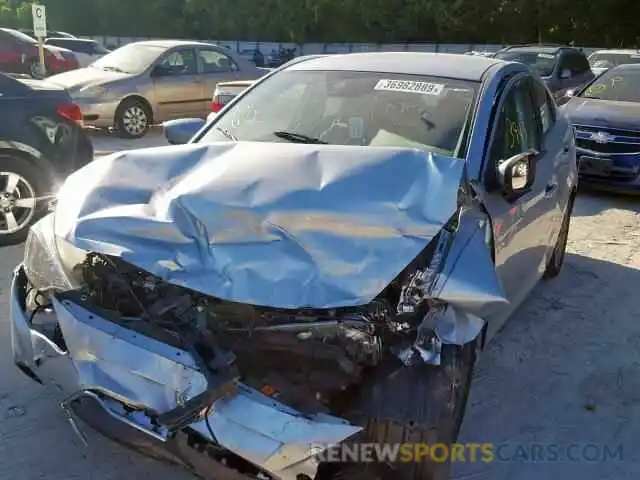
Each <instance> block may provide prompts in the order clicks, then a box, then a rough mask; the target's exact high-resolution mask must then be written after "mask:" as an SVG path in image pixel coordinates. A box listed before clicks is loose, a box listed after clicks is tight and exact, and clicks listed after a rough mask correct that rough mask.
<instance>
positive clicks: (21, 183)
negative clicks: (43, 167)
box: [0, 155, 46, 246]
mask: <svg viewBox="0 0 640 480" xmlns="http://www.w3.org/2000/svg"><path fill="white" fill-rule="evenodd" d="M9 178H11V179H12V183H13V184H15V185H16V188H13V187H11V186H10V187H9V188H13V189H12V191H11V192H8V191H6V190H7V186H8V182H9ZM16 178H18V181H17V183H16ZM44 185H45V181H44V179H43V178H42V176H41V175H40V174H39V173H38V170H37V169H36V168H35V167H34V166H33V165H31V164H30V163H29V162H28V161H27V160H24V159H20V158H15V157H11V156H7V155H0V246H6V245H14V244H17V243H21V242H23V241H24V240H25V239H26V238H27V234H28V233H29V228H30V227H31V225H33V224H34V223H35V222H36V221H37V220H38V219H39V218H40V217H41V216H42V214H43V213H44V212H45V209H44V208H42V204H39V203H38V202H37V200H36V199H37V198H38V197H39V196H41V195H43V194H44V192H45V190H46V189H45V188H44ZM31 195H33V197H30V196H31ZM27 198H33V199H34V200H33V202H32V203H31V202H27V203H25V199H27ZM21 201H22V202H21ZM18 205H23V206H22V207H21V206H18ZM31 207H32V208H31ZM9 215H11V216H9Z"/></svg>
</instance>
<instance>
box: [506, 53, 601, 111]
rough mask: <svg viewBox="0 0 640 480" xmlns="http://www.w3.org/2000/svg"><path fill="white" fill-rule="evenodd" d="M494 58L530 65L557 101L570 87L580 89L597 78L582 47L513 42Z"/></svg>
mask: <svg viewBox="0 0 640 480" xmlns="http://www.w3.org/2000/svg"><path fill="white" fill-rule="evenodd" d="M495 58H499V59H501V60H508V61H512V62H520V63H524V64H526V65H529V66H530V67H531V68H532V69H533V70H534V71H536V72H537V73H538V75H540V76H541V77H542V80H544V83H545V84H546V85H547V88H549V90H550V91H551V93H552V94H553V96H554V97H555V99H556V100H558V99H560V98H563V97H564V96H565V95H566V93H567V91H568V90H574V89H577V88H580V87H582V86H584V85H586V84H587V83H589V82H590V81H591V80H593V79H594V78H595V75H594V73H593V72H592V71H591V66H590V65H589V61H588V60H587V57H586V55H585V54H584V52H583V51H582V49H580V48H576V47H568V46H560V45H540V44H535V45H514V46H511V47H506V48H504V49H502V50H500V51H499V52H497V53H496V54H495Z"/></svg>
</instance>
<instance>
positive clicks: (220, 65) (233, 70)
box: [198, 47, 240, 112]
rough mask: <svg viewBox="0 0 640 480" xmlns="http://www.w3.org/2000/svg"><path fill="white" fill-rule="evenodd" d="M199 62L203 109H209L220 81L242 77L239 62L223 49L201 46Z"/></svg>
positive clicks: (204, 110)
mask: <svg viewBox="0 0 640 480" xmlns="http://www.w3.org/2000/svg"><path fill="white" fill-rule="evenodd" d="M198 64H199V68H200V72H202V77H203V91H202V98H203V102H202V107H201V108H202V111H203V112H206V111H208V109H209V102H210V101H211V97H212V96H213V91H214V90H215V88H216V85H217V84H218V83H219V82H228V81H231V80H238V79H239V78H240V68H239V67H238V64H237V63H236V62H235V61H234V60H233V58H231V57H230V56H229V55H227V54H226V53H225V52H223V51H222V49H217V48H214V47H200V48H199V49H198Z"/></svg>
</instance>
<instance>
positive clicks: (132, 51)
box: [91, 43, 166, 73]
mask: <svg viewBox="0 0 640 480" xmlns="http://www.w3.org/2000/svg"><path fill="white" fill-rule="evenodd" d="M165 51H166V48H164V47H158V46H155V45H141V44H139V43H130V44H129V45H125V46H124V47H120V48H118V49H117V50H114V51H113V52H111V53H108V54H107V55H105V56H104V57H102V58H101V59H99V60H97V61H96V62H93V63H92V64H91V68H100V69H102V70H112V71H116V72H123V73H142V72H144V71H145V70H146V69H147V68H149V67H150V66H151V65H152V64H153V62H154V61H156V59H157V58H158V57H159V56H160V55H162V54H163V53H164V52H165Z"/></svg>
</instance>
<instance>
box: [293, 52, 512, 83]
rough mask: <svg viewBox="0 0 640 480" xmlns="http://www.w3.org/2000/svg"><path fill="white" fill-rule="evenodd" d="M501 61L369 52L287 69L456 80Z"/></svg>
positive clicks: (477, 77) (475, 75) (479, 77)
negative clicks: (424, 76)
mask: <svg viewBox="0 0 640 480" xmlns="http://www.w3.org/2000/svg"><path fill="white" fill-rule="evenodd" d="M497 63H501V61H500V60H496V59H494V58H487V57H482V56H475V55H458V54H454V53H426V52H368V53H345V54H336V55H326V56H321V57H315V58H311V59H309V60H306V61H303V62H297V63H295V64H293V65H291V66H289V67H287V70H344V71H360V72H379V73H404V74H407V75H430V76H434V77H448V78H456V79H459V80H471V81H480V80H482V77H483V75H484V74H485V72H486V71H487V70H488V69H489V68H490V67H491V66H493V65H495V64H497Z"/></svg>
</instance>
